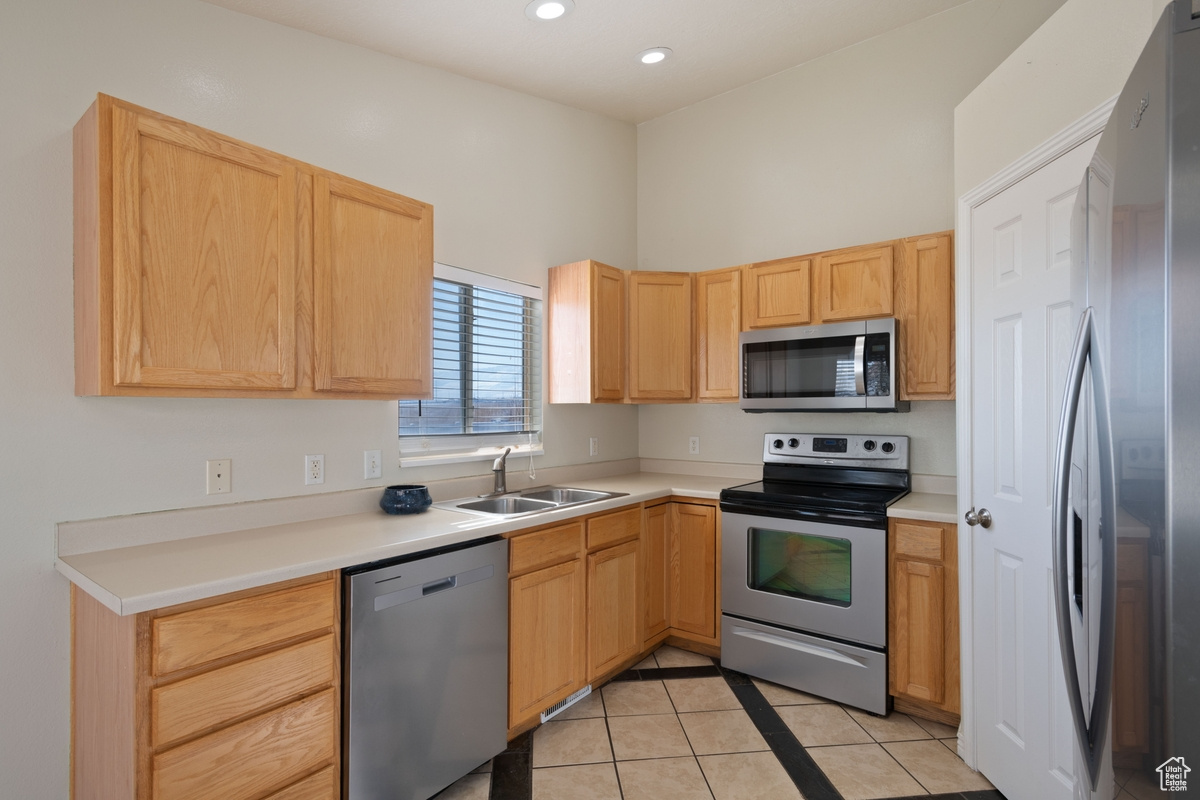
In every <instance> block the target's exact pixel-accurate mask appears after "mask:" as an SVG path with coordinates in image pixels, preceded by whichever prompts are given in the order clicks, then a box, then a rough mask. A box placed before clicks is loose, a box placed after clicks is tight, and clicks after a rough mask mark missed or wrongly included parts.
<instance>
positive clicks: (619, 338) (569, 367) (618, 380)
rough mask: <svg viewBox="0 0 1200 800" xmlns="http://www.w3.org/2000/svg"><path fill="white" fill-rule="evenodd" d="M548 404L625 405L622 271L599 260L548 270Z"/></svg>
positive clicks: (623, 276) (623, 289)
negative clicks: (622, 403) (623, 403)
mask: <svg viewBox="0 0 1200 800" xmlns="http://www.w3.org/2000/svg"><path fill="white" fill-rule="evenodd" d="M546 295H547V298H548V299H547V302H546V329H547V331H548V332H549V333H548V339H549V344H548V347H547V353H548V363H547V366H548V369H547V379H546V384H547V387H548V392H547V394H548V398H547V399H548V401H549V402H551V403H621V402H624V401H625V394H626V392H625V386H626V384H625V371H626V370H625V350H626V347H625V342H626V338H625V337H626V331H625V306H626V301H625V273H624V272H623V271H622V270H619V269H616V268H615V267H610V266H608V265H607V264H601V263H600V262H598V261H577V262H575V263H573V264H563V265H561V266H557V267H552V268H551V269H550V271H549V279H548V289H547V292H546Z"/></svg>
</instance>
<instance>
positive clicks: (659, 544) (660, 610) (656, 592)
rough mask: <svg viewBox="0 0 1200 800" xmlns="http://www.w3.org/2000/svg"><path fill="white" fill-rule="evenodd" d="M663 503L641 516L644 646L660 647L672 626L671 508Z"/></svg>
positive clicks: (648, 507)
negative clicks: (660, 640)
mask: <svg viewBox="0 0 1200 800" xmlns="http://www.w3.org/2000/svg"><path fill="white" fill-rule="evenodd" d="M672 505H673V504H672V503H670V502H666V501H663V502H661V503H658V504H656V505H652V506H649V505H648V506H646V510H645V511H643V512H642V599H643V604H644V608H645V613H644V616H643V624H644V628H643V631H644V634H643V635H644V637H645V644H646V645H650V644H657V642H656V641H654V640H655V639H661V638H662V637H664V636H665V635H666V633H667V628H668V627H669V626H670V624H671V594H670V592H671V506H672Z"/></svg>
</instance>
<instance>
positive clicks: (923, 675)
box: [889, 559, 946, 703]
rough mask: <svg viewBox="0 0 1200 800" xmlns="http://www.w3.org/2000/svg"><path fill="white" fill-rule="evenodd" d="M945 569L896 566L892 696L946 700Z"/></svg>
mask: <svg viewBox="0 0 1200 800" xmlns="http://www.w3.org/2000/svg"><path fill="white" fill-rule="evenodd" d="M944 581H945V571H944V570H943V569H942V568H941V567H940V566H937V565H934V564H926V563H923V562H921V561H908V560H904V559H897V560H896V562H895V564H894V565H893V566H892V603H893V609H894V614H895V628H896V630H897V631H898V632H899V634H898V635H897V636H896V637H895V638H894V639H892V640H891V641H890V642H889V645H890V646H891V650H892V652H891V659H892V664H893V669H892V675H893V678H892V694H904V695H908V696H910V697H915V698H917V699H919V700H927V701H929V702H931V703H941V702H942V701H943V700H944V699H945V696H946V670H945V652H944V649H943V644H944V642H945V624H946V610H945V593H944V592H943V588H942V587H943V583H944Z"/></svg>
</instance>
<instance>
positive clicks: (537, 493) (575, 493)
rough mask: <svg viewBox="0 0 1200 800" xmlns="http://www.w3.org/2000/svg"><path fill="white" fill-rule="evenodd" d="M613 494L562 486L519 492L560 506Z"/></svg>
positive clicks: (523, 495) (533, 498) (524, 495)
mask: <svg viewBox="0 0 1200 800" xmlns="http://www.w3.org/2000/svg"><path fill="white" fill-rule="evenodd" d="M614 496H615V495H613V494H612V493H610V492H597V491H595V490H594V489H569V488H566V487H563V486H544V487H541V488H538V489H526V490H525V491H523V492H521V497H528V498H529V499H531V500H547V501H549V502H551V503H555V504H556V505H560V506H567V505H574V504H575V503H590V502H592V501H593V500H604V499H606V498H609V497H614Z"/></svg>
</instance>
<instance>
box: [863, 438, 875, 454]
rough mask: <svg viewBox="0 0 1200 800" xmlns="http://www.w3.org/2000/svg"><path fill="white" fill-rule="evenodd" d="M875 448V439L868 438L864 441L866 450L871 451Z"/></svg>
mask: <svg viewBox="0 0 1200 800" xmlns="http://www.w3.org/2000/svg"><path fill="white" fill-rule="evenodd" d="M874 449H875V440H874V439H867V440H866V441H865V442H863V450H866V451H867V452H868V453H869V452H871V451H872V450H874Z"/></svg>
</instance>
